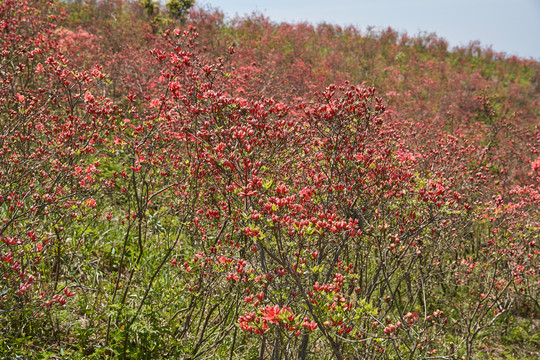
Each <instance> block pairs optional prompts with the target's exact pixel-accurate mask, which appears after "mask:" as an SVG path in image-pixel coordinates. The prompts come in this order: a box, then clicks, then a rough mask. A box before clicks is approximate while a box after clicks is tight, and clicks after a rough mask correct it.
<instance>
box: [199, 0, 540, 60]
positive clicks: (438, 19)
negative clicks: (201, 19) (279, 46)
mask: <svg viewBox="0 0 540 360" xmlns="http://www.w3.org/2000/svg"><path fill="white" fill-rule="evenodd" d="M197 4H198V5H200V6H211V7H213V8H218V9H220V10H222V11H223V12H224V13H225V14H226V15H227V16H228V17H234V16H235V15H240V16H243V15H246V14H252V13H253V12H258V13H262V14H264V15H266V16H267V17H269V18H270V20H272V21H274V22H282V21H286V22H292V23H297V22H303V21H307V22H310V23H313V24H319V23H322V22H326V23H331V24H337V25H341V26H348V25H353V26H355V27H356V28H357V29H360V30H365V29H366V28H367V27H368V26H375V28H376V29H382V28H387V27H388V26H390V27H392V28H393V29H395V30H398V31H400V32H407V34H408V35H411V36H412V35H417V34H420V33H425V32H427V33H436V34H437V35H438V36H439V37H442V38H444V39H446V41H448V43H449V44H450V47H454V46H466V45H467V44H469V42H471V41H475V40H478V41H480V44H481V45H482V46H490V47H491V48H492V49H493V50H495V51H498V52H504V53H506V54H507V55H509V56H511V55H517V56H520V57H523V58H533V59H536V60H538V61H540V0H198V1H197Z"/></svg>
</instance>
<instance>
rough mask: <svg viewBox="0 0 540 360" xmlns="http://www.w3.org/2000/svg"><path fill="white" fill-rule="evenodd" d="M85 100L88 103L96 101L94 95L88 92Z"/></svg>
mask: <svg viewBox="0 0 540 360" xmlns="http://www.w3.org/2000/svg"><path fill="white" fill-rule="evenodd" d="M84 101H86V102H88V103H89V102H93V101H94V95H92V94H90V93H89V92H87V93H86V94H84Z"/></svg>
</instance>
